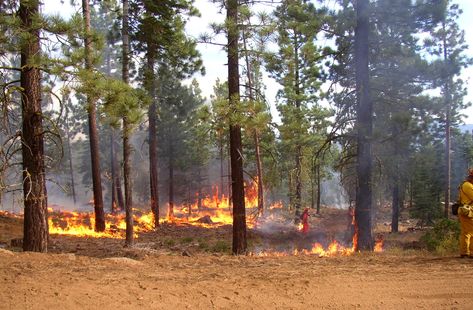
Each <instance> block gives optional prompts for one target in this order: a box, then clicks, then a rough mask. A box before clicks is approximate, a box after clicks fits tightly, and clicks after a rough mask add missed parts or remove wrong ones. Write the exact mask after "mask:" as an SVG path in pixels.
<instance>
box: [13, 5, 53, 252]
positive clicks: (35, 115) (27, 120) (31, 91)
mask: <svg viewBox="0 0 473 310" xmlns="http://www.w3.org/2000/svg"><path fill="white" fill-rule="evenodd" d="M38 11H39V1H37V0H33V1H20V11H19V14H20V19H21V24H22V27H23V29H27V31H28V32H29V35H30V36H31V38H30V39H29V40H28V42H22V43H23V45H22V48H21V76H20V80H21V81H20V83H21V87H22V89H23V93H22V96H21V110H22V126H23V127H22V134H21V142H22V156H23V198H24V206H25V211H24V212H25V213H24V226H23V250H24V251H34V252H47V251H48V237H49V231H48V197H47V192H46V177H45V167H44V143H43V137H44V136H43V114H42V110H41V84H40V70H39V68H38V67H37V65H36V64H34V58H35V57H37V56H38V55H39V54H40V38H39V29H36V28H35V27H34V26H33V20H34V18H35V17H36V15H37V14H38Z"/></svg>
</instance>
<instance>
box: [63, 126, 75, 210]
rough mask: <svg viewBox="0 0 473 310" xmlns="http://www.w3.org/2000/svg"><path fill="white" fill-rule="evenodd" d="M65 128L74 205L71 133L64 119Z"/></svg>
mask: <svg viewBox="0 0 473 310" xmlns="http://www.w3.org/2000/svg"><path fill="white" fill-rule="evenodd" d="M65 125H66V126H65V127H66V128H65V129H66V139H67V152H68V155H69V170H70V172H71V190H72V200H73V201H74V205H75V204H76V203H77V198H76V186H75V182H74V165H73V164H72V149H71V134H70V132H69V124H68V122H67V120H66V122H65Z"/></svg>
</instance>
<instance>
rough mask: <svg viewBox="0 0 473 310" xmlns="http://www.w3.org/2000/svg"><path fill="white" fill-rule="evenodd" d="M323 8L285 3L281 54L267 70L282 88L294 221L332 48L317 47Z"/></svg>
mask: <svg viewBox="0 0 473 310" xmlns="http://www.w3.org/2000/svg"><path fill="white" fill-rule="evenodd" d="M325 15H326V12H325V10H324V9H316V8H315V6H314V5H313V4H312V3H310V2H306V1H283V2H282V4H281V5H280V6H278V8H277V9H276V11H275V17H276V24H277V38H276V41H277V44H278V51H277V53H275V54H270V55H269V56H268V57H267V58H268V59H267V62H268V65H267V69H268V70H269V72H270V73H271V75H272V76H273V77H274V78H275V79H276V80H277V81H278V83H279V84H281V86H283V89H282V90H281V91H280V92H279V94H278V96H279V99H280V100H281V101H282V104H279V105H278V109H279V111H280V113H281V116H282V125H281V126H279V128H278V129H279V131H280V133H281V139H282V141H283V146H284V149H283V150H284V151H285V152H287V153H288V154H293V156H294V165H293V168H290V172H289V175H290V178H289V197H290V200H292V204H293V205H294V208H295V215H294V222H295V223H298V222H299V221H300V215H301V208H302V203H303V201H302V197H303V187H302V185H303V169H304V162H305V158H304V148H305V147H308V146H309V145H310V140H311V136H310V133H309V129H310V126H311V125H310V120H309V119H308V116H309V115H310V114H311V112H310V111H311V110H318V109H320V108H319V106H318V103H317V101H318V99H319V98H320V95H321V91H320V86H321V84H322V82H323V80H324V79H323V74H322V63H321V61H322V60H323V59H324V57H325V56H326V55H327V54H328V53H330V49H328V48H325V49H324V48H322V47H321V46H317V45H316V44H315V40H316V38H317V36H318V34H319V32H320V31H321V28H322V26H323V24H324V22H325V18H324V17H325Z"/></svg>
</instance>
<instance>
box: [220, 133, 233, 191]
mask: <svg viewBox="0 0 473 310" xmlns="http://www.w3.org/2000/svg"><path fill="white" fill-rule="evenodd" d="M219 140H220V141H219V151H220V192H221V193H220V200H221V199H222V198H223V195H224V188H225V169H224V164H223V163H224V158H223V134H222V135H221V136H220V139H219ZM228 197H230V195H228Z"/></svg>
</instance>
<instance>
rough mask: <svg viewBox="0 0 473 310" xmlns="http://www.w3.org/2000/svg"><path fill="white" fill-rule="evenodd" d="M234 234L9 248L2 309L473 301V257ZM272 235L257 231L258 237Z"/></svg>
mask: <svg viewBox="0 0 473 310" xmlns="http://www.w3.org/2000/svg"><path fill="white" fill-rule="evenodd" d="M318 220H320V219H313V221H315V222H316V221H318ZM319 224H320V226H323V225H322V223H319ZM334 226H336V225H334ZM414 233H415V232H414ZM18 234H20V235H19V236H20V237H21V221H20V220H19V219H15V220H12V219H5V218H2V217H0V242H5V239H7V238H11V237H18ZM190 236H194V238H191V237H190ZM195 236H200V238H201V239H197V238H195ZM230 236H231V229H230V228H229V227H223V228H220V229H213V230H209V229H203V230H201V231H200V230H198V229H197V228H194V227H173V226H171V225H169V226H165V227H163V228H162V229H161V231H160V232H150V233H147V234H143V235H140V237H139V239H138V240H137V244H136V247H134V248H132V249H126V248H123V241H122V240H113V239H87V238H74V237H65V236H51V247H50V253H47V254H40V253H26V252H21V251H19V249H18V248H14V247H11V246H7V247H6V249H0V309H138V308H141V309H187V308H189V309H414V308H418V309H472V308H473V305H472V304H473V293H472V292H471V287H472V286H473V259H459V258H456V257H454V256H451V257H437V256H434V255H431V254H426V253H425V252H422V251H419V250H405V249H400V248H398V247H396V248H391V249H389V240H390V239H389V238H387V246H388V250H386V251H385V252H383V253H363V254H360V253H358V254H355V255H353V256H348V257H323V258H320V257H318V256H309V255H301V256H287V257H254V256H242V257H235V256H231V255H229V254H227V252H226V249H225V247H224V246H220V247H218V246H216V245H218V244H220V245H221V244H222V243H221V240H227V241H228V240H231V238H230ZM290 236H292V235H291V234H290V233H287V234H286V235H285V236H284V237H285V238H283V240H284V242H292V241H294V238H295V237H290ZM399 236H400V235H397V236H396V238H392V240H393V242H395V243H396V242H397V243H396V244H398V243H399V242H400V241H399V240H400V239H401V238H400V237H399ZM412 236H413V235H412V234H409V236H406V238H404V239H405V240H409V241H408V243H410V242H411V239H415V238H413V237H412ZM280 237H281V236H280ZM299 237H300V236H299ZM262 238H263V239H264V236H261V235H257V234H256V233H250V242H251V243H255V244H262V243H265V242H262ZM171 240H174V242H171ZM218 240H220V243H218ZM204 241H205V242H206V243H204ZM272 241H274V240H272ZM214 242H216V243H214ZM228 242H229V241H228ZM202 244H205V246H203V245H202ZM219 251H223V252H219Z"/></svg>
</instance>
